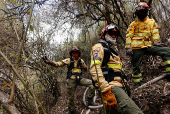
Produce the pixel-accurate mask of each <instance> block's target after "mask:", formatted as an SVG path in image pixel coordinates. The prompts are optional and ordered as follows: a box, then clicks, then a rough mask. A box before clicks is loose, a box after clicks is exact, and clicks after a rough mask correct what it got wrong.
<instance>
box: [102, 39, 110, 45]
mask: <svg viewBox="0 0 170 114" xmlns="http://www.w3.org/2000/svg"><path fill="white" fill-rule="evenodd" d="M99 42H102V43H104V44H106V45H107V46H109V45H111V44H110V43H108V42H106V41H105V40H103V39H101V40H100V41H99Z"/></svg>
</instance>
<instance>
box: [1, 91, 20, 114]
mask: <svg viewBox="0 0 170 114" xmlns="http://www.w3.org/2000/svg"><path fill="white" fill-rule="evenodd" d="M7 101H8V98H7V97H6V96H5V95H4V94H3V93H2V92H0V104H2V107H3V108H4V109H5V110H6V111H7V112H8V113H9V114H21V113H20V112H19V111H18V109H17V108H16V107H15V105H14V104H8V102H7Z"/></svg>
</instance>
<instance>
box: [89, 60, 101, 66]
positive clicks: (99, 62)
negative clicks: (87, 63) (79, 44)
mask: <svg viewBox="0 0 170 114" xmlns="http://www.w3.org/2000/svg"><path fill="white" fill-rule="evenodd" d="M94 61H95V64H98V65H100V66H101V65H102V62H101V61H99V60H97V59H96V60H93V61H91V65H93V64H94Z"/></svg>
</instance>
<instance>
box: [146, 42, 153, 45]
mask: <svg viewBox="0 0 170 114" xmlns="http://www.w3.org/2000/svg"><path fill="white" fill-rule="evenodd" d="M148 43H150V44H151V43H152V42H151V41H145V42H144V44H145V45H147V44H148Z"/></svg>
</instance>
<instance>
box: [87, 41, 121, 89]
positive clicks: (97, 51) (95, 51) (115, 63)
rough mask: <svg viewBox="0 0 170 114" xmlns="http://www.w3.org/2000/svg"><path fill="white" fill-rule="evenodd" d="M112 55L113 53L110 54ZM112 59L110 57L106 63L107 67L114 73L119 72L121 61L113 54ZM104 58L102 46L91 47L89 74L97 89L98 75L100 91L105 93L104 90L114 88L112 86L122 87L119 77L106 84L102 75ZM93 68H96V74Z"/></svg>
mask: <svg viewBox="0 0 170 114" xmlns="http://www.w3.org/2000/svg"><path fill="white" fill-rule="evenodd" d="M112 54H113V53H112ZM93 55H94V59H93ZM113 56H114V58H112V56H110V59H109V61H108V64H107V65H108V66H109V67H110V68H112V69H113V70H114V72H121V71H122V60H121V59H120V57H119V56H117V55H115V54H113ZM103 58H104V48H103V46H102V45H101V44H100V43H98V44H95V45H94V46H93V47H92V52H91V66H90V73H91V75H92V78H93V80H94V81H95V84H96V86H97V87H98V81H97V73H98V77H99V82H100V88H101V91H102V92H103V91H105V90H106V89H108V88H110V87H114V86H120V87H123V85H122V83H121V82H122V80H121V78H120V76H117V77H116V76H115V77H114V80H113V81H111V82H109V83H108V82H107V81H106V80H105V77H104V75H103V73H102V69H101V68H102V67H101V65H102V61H103ZM95 66H96V68H97V73H96V69H95Z"/></svg>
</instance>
